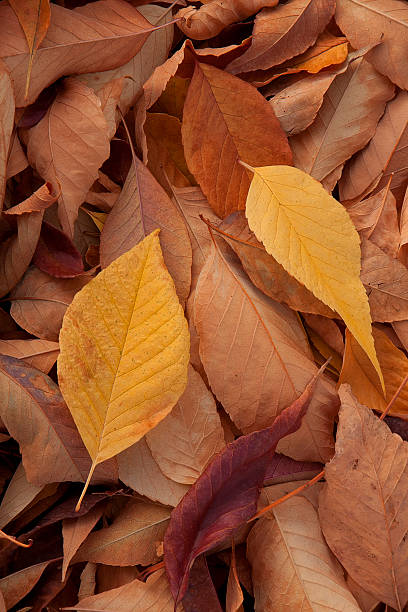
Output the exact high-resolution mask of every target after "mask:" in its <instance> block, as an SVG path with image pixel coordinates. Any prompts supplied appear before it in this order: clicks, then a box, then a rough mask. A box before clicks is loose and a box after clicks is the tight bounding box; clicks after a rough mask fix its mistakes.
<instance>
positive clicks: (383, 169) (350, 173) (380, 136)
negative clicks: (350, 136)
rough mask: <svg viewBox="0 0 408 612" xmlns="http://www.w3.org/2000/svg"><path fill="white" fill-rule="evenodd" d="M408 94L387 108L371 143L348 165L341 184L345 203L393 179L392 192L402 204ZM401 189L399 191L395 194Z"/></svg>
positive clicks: (402, 93)
mask: <svg viewBox="0 0 408 612" xmlns="http://www.w3.org/2000/svg"><path fill="white" fill-rule="evenodd" d="M407 145H408V93H407V92H406V91H400V92H399V94H398V95H397V96H396V97H395V98H394V100H392V101H391V102H389V103H388V104H387V106H386V109H385V113H384V115H383V116H382V118H381V120H380V122H379V123H378V126H377V129H376V132H375V134H374V136H373V138H372V140H371V141H370V143H369V144H368V145H367V146H366V148H365V149H363V150H362V151H361V152H360V153H358V154H357V155H356V156H355V157H354V158H353V159H352V160H350V161H349V163H348V164H347V165H346V167H345V169H344V172H343V176H342V179H341V181H340V185H339V187H340V199H341V200H342V201H345V200H346V201H348V200H356V199H357V198H358V199H361V198H362V197H364V196H365V195H367V194H368V193H370V191H372V190H373V189H374V188H375V187H377V185H378V189H381V188H382V187H384V186H385V185H387V183H388V180H389V179H390V177H392V180H391V190H393V191H394V195H396V197H397V200H400V201H401V202H402V198H403V196H404V191H405V187H406V181H407V178H408V169H407V163H406V148H407ZM395 190H397V192H395Z"/></svg>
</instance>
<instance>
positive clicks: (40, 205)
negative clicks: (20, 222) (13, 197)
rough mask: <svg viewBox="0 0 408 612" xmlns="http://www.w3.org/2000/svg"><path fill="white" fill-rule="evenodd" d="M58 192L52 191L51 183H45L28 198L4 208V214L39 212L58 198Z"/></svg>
mask: <svg viewBox="0 0 408 612" xmlns="http://www.w3.org/2000/svg"><path fill="white" fill-rule="evenodd" d="M58 197H59V196H58V194H54V193H52V185H51V183H45V184H44V185H42V186H41V187H40V188H39V189H37V191H35V192H34V193H33V194H32V195H31V196H30V197H29V198H27V199H26V200H24V201H23V202H20V204H17V206H12V207H11V208H9V209H8V210H5V211H4V212H5V214H6V215H22V214H23V213H30V212H41V211H43V210H46V209H47V208H48V207H49V206H51V204H54V202H56V201H57V200H58Z"/></svg>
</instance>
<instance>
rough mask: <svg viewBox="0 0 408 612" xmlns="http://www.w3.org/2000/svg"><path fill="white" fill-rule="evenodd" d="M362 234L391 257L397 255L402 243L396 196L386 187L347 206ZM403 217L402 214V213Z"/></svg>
mask: <svg viewBox="0 0 408 612" xmlns="http://www.w3.org/2000/svg"><path fill="white" fill-rule="evenodd" d="M347 212H348V214H349V215H350V217H351V219H352V221H353V223H354V225H355V228H356V229H357V230H358V232H359V233H360V236H365V237H366V238H369V239H370V240H371V242H373V243H374V244H376V245H377V246H378V247H379V248H380V249H382V250H383V251H384V252H385V253H387V254H388V255H390V256H391V257H396V256H397V252H398V247H399V244H400V235H399V228H398V215H397V208H396V203H395V198H394V196H393V194H392V192H391V191H390V189H389V186H386V187H384V188H383V189H381V191H378V192H377V193H375V194H374V195H373V196H370V197H369V198H366V199H365V200H362V201H361V202H356V203H355V204H352V205H351V206H348V207H347ZM401 219H402V215H401Z"/></svg>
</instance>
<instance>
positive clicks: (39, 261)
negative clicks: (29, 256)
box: [33, 222, 84, 278]
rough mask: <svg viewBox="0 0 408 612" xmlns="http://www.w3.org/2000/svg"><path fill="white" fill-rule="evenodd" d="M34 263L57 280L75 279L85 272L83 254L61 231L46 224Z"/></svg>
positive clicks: (43, 225)
mask: <svg viewBox="0 0 408 612" xmlns="http://www.w3.org/2000/svg"><path fill="white" fill-rule="evenodd" d="M33 263H34V264H35V265H36V266H37V268H40V270H42V271H43V272H46V273H47V274H50V275H51V276H55V277H57V278H74V276H78V274H82V272H83V271H84V264H83V261H82V257H81V253H79V251H77V249H76V248H75V246H74V245H73V243H72V242H71V240H70V239H69V238H68V236H67V235H66V234H64V233H63V232H61V231H60V230H59V229H57V228H56V227H54V226H53V225H50V224H49V223H46V222H44V223H43V224H42V228H41V234H40V239H39V241H38V244H37V249H36V251H35V253H34V257H33Z"/></svg>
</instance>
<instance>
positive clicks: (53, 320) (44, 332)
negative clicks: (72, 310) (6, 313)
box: [10, 267, 90, 342]
mask: <svg viewBox="0 0 408 612" xmlns="http://www.w3.org/2000/svg"><path fill="white" fill-rule="evenodd" d="M89 280H90V279H89V276H78V277H76V278H72V279H64V278H53V277H52V276H49V275H48V274H46V273H45V272H41V270H39V269H38V268H34V267H32V268H29V269H28V270H27V272H26V273H25V275H24V277H23V278H22V280H21V281H20V283H19V284H18V285H16V287H15V288H14V290H13V291H12V293H11V295H10V298H11V300H12V302H11V309H10V314H11V316H12V317H13V319H14V320H15V321H16V322H17V323H18V324H19V325H20V326H21V327H22V328H23V329H25V330H27V331H28V332H29V333H30V334H32V335H33V336H38V337H39V338H43V339H44V340H52V341H55V342H57V341H58V336H59V332H60V329H61V325H62V319H63V316H64V314H65V311H66V309H67V307H68V305H69V304H70V303H71V302H72V299H73V297H74V295H75V294H76V292H77V291H79V290H80V289H82V287H84V286H85V285H86V284H87V283H88V282H89ZM19 298H20V299H19Z"/></svg>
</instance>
